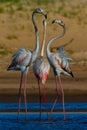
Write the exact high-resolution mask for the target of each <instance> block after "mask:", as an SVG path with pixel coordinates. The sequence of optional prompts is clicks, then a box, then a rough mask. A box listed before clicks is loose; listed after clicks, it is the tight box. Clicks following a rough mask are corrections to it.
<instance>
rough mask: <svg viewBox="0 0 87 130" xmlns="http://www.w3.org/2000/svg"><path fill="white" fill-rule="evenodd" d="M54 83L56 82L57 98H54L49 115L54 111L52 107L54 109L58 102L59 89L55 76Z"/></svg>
mask: <svg viewBox="0 0 87 130" xmlns="http://www.w3.org/2000/svg"><path fill="white" fill-rule="evenodd" d="M55 82H56V91H57V96H56V99H55V100H54V103H53V106H52V109H51V113H52V112H53V110H54V107H55V104H56V102H57V100H58V95H59V87H58V81H57V76H56V77H55Z"/></svg>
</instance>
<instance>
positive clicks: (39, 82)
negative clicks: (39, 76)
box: [38, 80, 42, 119]
mask: <svg viewBox="0 0 87 130" xmlns="http://www.w3.org/2000/svg"><path fill="white" fill-rule="evenodd" d="M38 89H39V100H40V119H41V112H42V110H41V91H40V80H38Z"/></svg>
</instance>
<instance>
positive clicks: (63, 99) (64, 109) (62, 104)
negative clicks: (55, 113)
mask: <svg viewBox="0 0 87 130" xmlns="http://www.w3.org/2000/svg"><path fill="white" fill-rule="evenodd" d="M58 79H59V83H60V87H61V90H62V105H63V113H64V120H65V119H66V118H65V106H64V90H63V87H62V83H61V79H60V76H59V77H58Z"/></svg>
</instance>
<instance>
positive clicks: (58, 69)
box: [46, 19, 74, 119]
mask: <svg viewBox="0 0 87 130" xmlns="http://www.w3.org/2000/svg"><path fill="white" fill-rule="evenodd" d="M52 23H56V24H58V25H60V26H61V27H62V28H63V32H62V34H60V35H56V36H55V37H53V38H51V39H50V40H49V41H48V43H47V47H46V55H47V58H48V61H49V63H50V65H51V67H52V69H53V72H54V76H55V83H56V91H57V96H56V98H55V100H54V103H53V106H52V109H51V113H52V112H53V109H54V106H55V104H56V102H57V100H58V95H59V88H61V91H62V105H63V112H64V119H65V107H64V90H63V87H62V83H61V79H60V74H64V75H67V76H72V77H74V75H73V73H72V71H71V69H70V62H69V61H70V60H71V59H70V58H68V57H67V55H66V53H65V52H64V50H63V48H59V50H58V52H57V53H52V52H51V51H50V45H51V44H52V42H54V41H55V40H56V39H59V38H61V37H63V36H64V34H65V31H66V27H65V24H64V22H63V21H62V20H60V19H55V20H53V21H52ZM58 81H59V86H58Z"/></svg>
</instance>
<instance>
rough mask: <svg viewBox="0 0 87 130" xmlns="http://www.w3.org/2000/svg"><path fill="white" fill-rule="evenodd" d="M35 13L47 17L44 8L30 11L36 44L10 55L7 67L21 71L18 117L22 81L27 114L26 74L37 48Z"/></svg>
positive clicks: (37, 36) (35, 55) (37, 37)
mask: <svg viewBox="0 0 87 130" xmlns="http://www.w3.org/2000/svg"><path fill="white" fill-rule="evenodd" d="M36 13H39V14H42V15H44V17H45V18H47V15H46V13H45V12H44V10H42V9H40V8H36V9H35V10H34V11H33V13H32V22H33V25H34V30H35V37H36V46H35V49H34V50H33V51H31V50H28V49H25V48H20V49H19V50H18V51H17V52H16V53H15V54H14V55H13V56H12V62H11V64H10V65H9V67H8V68H7V70H18V71H20V72H21V79H20V88H19V94H18V96H19V98H18V118H19V113H20V102H21V88H22V84H23V83H24V103H25V113H26V115H27V103H26V76H27V73H28V70H29V67H30V65H31V64H32V63H33V62H34V61H35V59H36V57H37V53H38V50H39V35H38V28H37V25H36V22H35V20H34V15H35V14H36Z"/></svg>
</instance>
